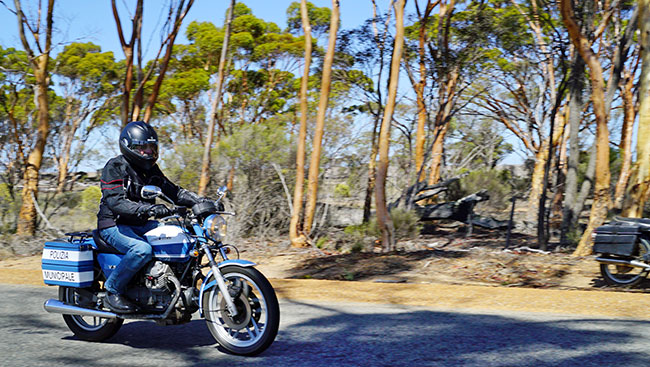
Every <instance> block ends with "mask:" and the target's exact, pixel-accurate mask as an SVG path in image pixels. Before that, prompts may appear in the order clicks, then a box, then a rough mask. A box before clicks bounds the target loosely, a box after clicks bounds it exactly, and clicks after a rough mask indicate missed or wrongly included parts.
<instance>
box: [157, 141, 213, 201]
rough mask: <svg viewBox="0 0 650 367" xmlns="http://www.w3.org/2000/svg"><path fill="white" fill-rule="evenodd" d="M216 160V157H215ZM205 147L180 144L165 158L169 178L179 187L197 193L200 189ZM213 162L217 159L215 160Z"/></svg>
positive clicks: (166, 173) (166, 172)
mask: <svg viewBox="0 0 650 367" xmlns="http://www.w3.org/2000/svg"><path fill="white" fill-rule="evenodd" d="M215 158H216V157H215ZM202 160H203V147H202V146H199V145H196V144H180V145H177V146H176V149H175V150H174V151H173V152H170V153H169V154H167V155H165V156H164V158H163V162H164V168H165V170H164V172H165V175H166V176H167V178H169V179H170V180H171V181H172V182H174V183H176V184H177V185H179V186H181V187H183V188H185V189H187V190H190V191H196V190H198V187H199V179H200V174H201V169H200V167H201V162H202ZM212 161H213V162H215V161H216V159H214V158H213V160H212Z"/></svg>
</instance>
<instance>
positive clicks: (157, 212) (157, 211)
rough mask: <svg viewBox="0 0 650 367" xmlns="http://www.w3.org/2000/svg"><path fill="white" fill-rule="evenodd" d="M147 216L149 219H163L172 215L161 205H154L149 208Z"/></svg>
mask: <svg viewBox="0 0 650 367" xmlns="http://www.w3.org/2000/svg"><path fill="white" fill-rule="evenodd" d="M148 214H149V216H150V217H154V218H164V217H169V216H170V215H172V211H171V210H169V208H167V207H166V206H164V205H163V204H156V205H153V206H152V207H151V208H149V211H148Z"/></svg>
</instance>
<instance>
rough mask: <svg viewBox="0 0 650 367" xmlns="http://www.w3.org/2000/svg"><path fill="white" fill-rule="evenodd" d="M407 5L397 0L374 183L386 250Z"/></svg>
mask: <svg viewBox="0 0 650 367" xmlns="http://www.w3.org/2000/svg"><path fill="white" fill-rule="evenodd" d="M404 5H405V0H398V1H397V2H396V3H395V5H394V6H395V28H396V30H395V46H394V47H393V56H392V59H391V65H390V79H389V82H388V100H387V101H386V109H385V110H384V118H383V120H382V123H381V129H380V132H379V163H378V164H377V180H376V184H375V202H376V206H377V224H378V225H379V228H380V229H381V243H382V247H383V249H384V251H391V250H394V249H395V233H394V228H393V221H392V219H391V217H390V214H389V213H388V207H387V206H386V178H387V176H388V149H389V145H390V127H391V121H392V120H393V112H394V111H395V101H396V100H397V86H398V83H399V72H400V62H401V59H402V50H403V47H404Z"/></svg>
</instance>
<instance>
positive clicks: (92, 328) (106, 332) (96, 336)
mask: <svg viewBox="0 0 650 367" xmlns="http://www.w3.org/2000/svg"><path fill="white" fill-rule="evenodd" d="M59 300H60V301H62V302H65V303H67V304H70V305H75V306H79V307H85V308H93V307H94V304H95V303H94V300H93V299H91V298H90V295H89V294H88V293H86V292H80V291H78V290H77V288H70V287H59ZM63 320H64V321H65V323H66V324H67V325H68V328H70V330H71V331H72V332H73V333H74V335H75V336H76V337H77V338H79V339H81V340H87V341H93V342H100V341H104V340H106V339H108V338H110V337H111V336H113V335H115V333H117V331H118V330H119V329H120V327H122V323H123V322H124V320H123V319H119V318H116V319H105V318H102V317H92V316H81V315H63Z"/></svg>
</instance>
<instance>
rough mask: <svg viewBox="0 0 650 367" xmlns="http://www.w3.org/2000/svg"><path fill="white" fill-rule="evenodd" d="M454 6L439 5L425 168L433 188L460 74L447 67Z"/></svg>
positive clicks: (455, 66) (453, 2)
mask: <svg viewBox="0 0 650 367" xmlns="http://www.w3.org/2000/svg"><path fill="white" fill-rule="evenodd" d="M455 5H456V1H455V0H451V1H449V2H445V1H443V2H441V3H440V11H439V15H438V49H439V50H440V51H439V54H438V55H436V57H438V58H439V60H440V62H439V67H438V70H437V71H438V111H437V113H436V117H435V120H434V126H435V129H434V131H433V145H432V148H431V165H430V168H429V179H428V184H429V185H434V184H436V183H438V181H440V170H441V167H442V163H443V154H444V144H445V137H446V136H447V130H448V129H449V126H448V125H449V116H450V115H451V111H452V108H453V106H454V100H455V98H456V85H457V84H458V78H459V76H460V71H459V70H458V67H459V66H458V65H451V62H450V61H449V56H450V53H451V50H450V48H449V39H450V36H449V34H450V23H451V17H452V14H453V11H454V7H455Z"/></svg>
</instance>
